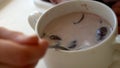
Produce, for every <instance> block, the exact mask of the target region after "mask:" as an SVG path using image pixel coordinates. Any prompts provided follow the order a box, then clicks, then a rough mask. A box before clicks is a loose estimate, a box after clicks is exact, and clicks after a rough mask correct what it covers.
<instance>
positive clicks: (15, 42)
mask: <svg viewBox="0 0 120 68" xmlns="http://www.w3.org/2000/svg"><path fill="white" fill-rule="evenodd" d="M47 47H48V43H47V41H46V40H43V39H41V40H40V41H39V40H38V38H37V36H26V35H24V34H22V33H19V32H15V31H10V30H7V29H5V28H0V68H34V67H35V65H36V64H37V62H38V60H39V59H40V58H42V57H43V56H44V54H45V52H46V50H47Z"/></svg>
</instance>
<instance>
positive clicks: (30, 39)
mask: <svg viewBox="0 0 120 68" xmlns="http://www.w3.org/2000/svg"><path fill="white" fill-rule="evenodd" d="M14 41H16V42H18V43H20V44H26V45H38V44H39V43H38V41H39V39H38V37H37V36H36V35H33V36H25V35H21V36H18V37H16V38H15V39H14Z"/></svg>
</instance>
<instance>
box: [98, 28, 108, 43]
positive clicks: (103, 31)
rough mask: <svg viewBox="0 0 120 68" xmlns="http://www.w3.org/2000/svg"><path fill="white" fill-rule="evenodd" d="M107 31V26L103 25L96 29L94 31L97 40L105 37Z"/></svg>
mask: <svg viewBox="0 0 120 68" xmlns="http://www.w3.org/2000/svg"><path fill="white" fill-rule="evenodd" d="M107 33H108V29H107V27H105V26H103V27H100V28H99V29H98V30H97V31H96V35H97V40H98V41H99V40H103V39H104V38H105V36H106V35H107Z"/></svg>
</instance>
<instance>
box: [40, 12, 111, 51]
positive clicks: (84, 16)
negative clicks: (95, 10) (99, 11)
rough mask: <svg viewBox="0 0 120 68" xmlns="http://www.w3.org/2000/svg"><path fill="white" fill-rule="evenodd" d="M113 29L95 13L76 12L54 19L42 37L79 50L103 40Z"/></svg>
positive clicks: (51, 42) (53, 42)
mask: <svg viewBox="0 0 120 68" xmlns="http://www.w3.org/2000/svg"><path fill="white" fill-rule="evenodd" d="M111 30H112V27H111V25H110V24H109V23H108V22H107V21H106V20H104V19H103V18H101V17H99V16H97V15H95V14H91V13H82V12H74V13H70V14H66V15H63V16H60V17H58V18H55V19H54V20H52V21H51V22H50V23H49V24H47V26H46V27H45V29H44V33H43V35H42V37H43V38H45V39H47V40H48V41H49V43H50V44H51V45H54V44H56V43H60V46H64V47H66V48H70V49H71V50H76V49H78V50H79V49H81V48H87V47H91V46H94V45H95V44H97V43H99V42H101V41H102V40H104V39H105V38H106V37H107V36H109V34H110V33H111Z"/></svg>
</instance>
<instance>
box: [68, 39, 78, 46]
mask: <svg viewBox="0 0 120 68" xmlns="http://www.w3.org/2000/svg"><path fill="white" fill-rule="evenodd" d="M76 46H77V41H76V40H74V41H72V42H70V44H69V47H68V48H75V47H76Z"/></svg>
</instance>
